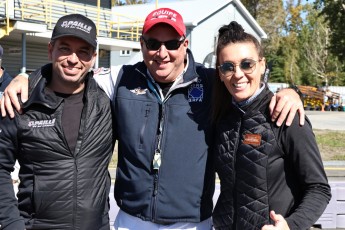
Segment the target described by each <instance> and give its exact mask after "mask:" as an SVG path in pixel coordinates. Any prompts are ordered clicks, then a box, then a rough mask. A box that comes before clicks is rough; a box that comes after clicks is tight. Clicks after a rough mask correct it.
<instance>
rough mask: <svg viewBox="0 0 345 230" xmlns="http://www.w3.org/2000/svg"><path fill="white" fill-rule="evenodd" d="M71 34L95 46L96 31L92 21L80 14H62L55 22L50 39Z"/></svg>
mask: <svg viewBox="0 0 345 230" xmlns="http://www.w3.org/2000/svg"><path fill="white" fill-rule="evenodd" d="M65 36H73V37H77V38H80V39H83V40H84V41H86V42H87V43H89V44H90V45H92V46H93V47H94V48H95V49H96V48H97V31H96V25H95V23H93V21H92V20H91V19H89V18H87V17H85V16H84V15H81V14H69V15H65V16H62V17H61V18H60V19H59V20H58V21H57V23H56V25H55V27H54V30H53V34H52V37H51V39H52V40H54V39H57V38H61V37H65Z"/></svg>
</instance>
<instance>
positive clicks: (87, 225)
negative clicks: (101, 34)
mask: <svg viewBox="0 0 345 230" xmlns="http://www.w3.org/2000/svg"><path fill="white" fill-rule="evenodd" d="M50 78H51V65H47V66H44V67H42V68H41V69H39V70H38V71H36V72H35V73H33V75H32V76H31V77H30V79H31V80H32V81H31V80H30V84H31V89H32V87H34V88H33V91H32V93H31V94H30V97H29V100H28V101H27V102H26V103H25V104H24V106H23V111H24V113H23V114H22V115H19V114H17V115H16V117H15V118H14V119H9V118H8V117H6V118H1V119H0V152H1V154H0V188H1V189H0V225H1V229H6V230H7V229H8V230H17V229H18V230H23V229H71V230H76V229H80V230H85V229H89V230H96V229H107V230H109V228H110V226H109V216H108V210H109V204H108V197H109V190H110V184H111V183H110V176H109V173H108V164H109V162H110V159H111V155H112V150H113V134H112V119H111V109H110V101H109V98H108V97H107V96H106V95H105V93H104V92H103V91H102V90H101V89H100V88H99V87H98V86H97V85H96V83H95V81H94V79H93V78H92V72H91V73H88V76H87V78H86V79H87V80H86V87H85V92H84V99H83V100H84V108H83V110H82V115H81V121H80V129H79V135H78V139H77V144H76V148H75V151H74V152H71V151H70V150H69V147H68V144H67V142H66V139H65V136H64V133H63V129H62V125H61V115H62V110H63V106H64V101H63V99H61V98H58V97H56V96H55V94H54V93H52V92H50V93H48V92H49V91H48V90H46V88H45V87H46V83H47V81H49V79H50ZM32 84H34V85H33V86H32ZM16 159H18V161H19V163H20V165H21V168H20V172H19V178H20V181H21V183H20V185H19V192H18V202H17V199H16V198H15V195H14V192H13V185H12V183H11V176H10V172H11V171H12V170H13V166H14V164H15V160H16Z"/></svg>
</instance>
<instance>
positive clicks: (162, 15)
mask: <svg viewBox="0 0 345 230" xmlns="http://www.w3.org/2000/svg"><path fill="white" fill-rule="evenodd" d="M176 17H177V15H176V13H174V12H171V11H169V10H158V11H156V12H154V13H153V15H152V19H151V20H153V19H156V18H168V19H171V20H173V21H175V22H176Z"/></svg>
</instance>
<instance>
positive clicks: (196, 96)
mask: <svg viewBox="0 0 345 230" xmlns="http://www.w3.org/2000/svg"><path fill="white" fill-rule="evenodd" d="M203 98H204V85H203V84H201V83H195V84H192V85H191V86H190V87H189V89H188V101H189V102H202V101H203Z"/></svg>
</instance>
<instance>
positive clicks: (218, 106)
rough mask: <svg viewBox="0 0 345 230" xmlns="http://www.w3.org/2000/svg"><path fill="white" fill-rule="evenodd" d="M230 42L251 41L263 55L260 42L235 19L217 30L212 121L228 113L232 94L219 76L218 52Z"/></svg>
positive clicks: (260, 54)
mask: <svg viewBox="0 0 345 230" xmlns="http://www.w3.org/2000/svg"><path fill="white" fill-rule="evenodd" d="M231 43H253V44H254V45H255V47H256V49H257V52H258V54H259V58H262V57H263V50H262V47H261V44H260V42H259V41H258V40H257V39H256V38H255V37H254V36H253V35H251V34H248V33H246V32H244V29H243V27H242V26H241V25H240V24H238V23H237V22H236V21H232V22H230V24H229V25H224V26H222V27H221V28H220V29H219V30H218V42H217V48H216V56H217V60H216V80H215V84H214V89H213V103H212V121H213V122H214V123H216V122H218V121H219V120H220V119H221V118H222V117H223V116H225V115H226V114H227V113H229V110H230V104H231V103H232V96H231V94H230V93H229V91H228V90H227V88H226V87H225V85H224V83H223V82H222V81H221V80H220V77H219V69H218V66H219V64H220V63H219V59H218V56H219V53H220V52H221V51H222V50H223V49H224V47H226V46H227V45H229V44H231Z"/></svg>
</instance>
